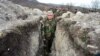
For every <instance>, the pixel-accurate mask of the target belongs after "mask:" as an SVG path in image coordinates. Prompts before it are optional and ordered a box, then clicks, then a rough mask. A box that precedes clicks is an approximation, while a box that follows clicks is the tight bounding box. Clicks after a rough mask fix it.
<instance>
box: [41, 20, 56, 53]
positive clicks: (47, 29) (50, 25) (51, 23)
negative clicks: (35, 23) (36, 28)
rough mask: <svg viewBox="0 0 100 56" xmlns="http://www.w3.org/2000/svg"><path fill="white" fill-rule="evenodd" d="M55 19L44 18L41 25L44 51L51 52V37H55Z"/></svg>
mask: <svg viewBox="0 0 100 56" xmlns="http://www.w3.org/2000/svg"><path fill="white" fill-rule="evenodd" d="M56 23H57V22H56V20H55V19H52V20H48V19H47V20H46V21H44V22H43V27H42V35H43V38H44V39H45V40H44V44H45V47H44V48H45V52H48V53H50V52H51V50H50V49H51V46H52V42H53V39H54V37H55V30H56Z"/></svg>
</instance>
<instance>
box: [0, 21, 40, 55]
mask: <svg viewBox="0 0 100 56" xmlns="http://www.w3.org/2000/svg"><path fill="white" fill-rule="evenodd" d="M13 23H16V25H10V27H8V28H7V29H5V28H3V29H2V30H0V56H35V55H36V53H37V50H38V47H39V37H40V36H39V34H40V32H39V31H40V28H39V26H40V24H39V22H38V21H34V20H22V21H19V22H13ZM13 23H11V24H13Z"/></svg>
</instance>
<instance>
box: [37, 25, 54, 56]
mask: <svg viewBox="0 0 100 56" xmlns="http://www.w3.org/2000/svg"><path fill="white" fill-rule="evenodd" d="M55 30H56V26H55ZM39 32H40V34H39V35H40V37H39V49H38V51H37V54H36V56H51V51H52V50H51V48H52V44H53V41H54V38H55V32H54V33H52V34H51V37H49V39H48V38H46V36H42V32H41V26H40V31H39Z"/></svg>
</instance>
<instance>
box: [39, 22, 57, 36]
mask: <svg viewBox="0 0 100 56" xmlns="http://www.w3.org/2000/svg"><path fill="white" fill-rule="evenodd" d="M56 23H57V21H56V20H46V21H44V22H43V24H42V28H41V31H42V35H43V36H46V37H51V35H52V34H54V33H55V30H56Z"/></svg>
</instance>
